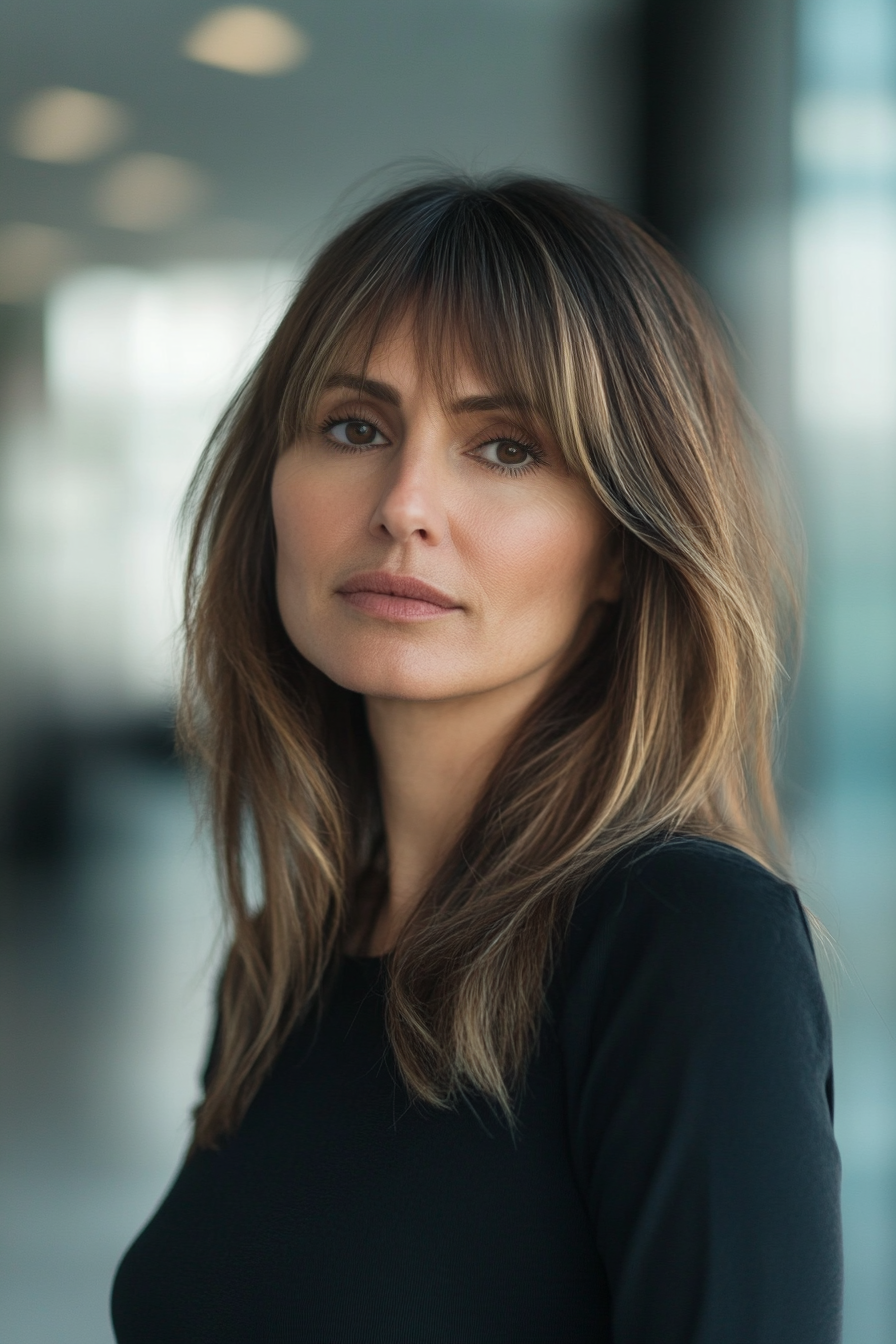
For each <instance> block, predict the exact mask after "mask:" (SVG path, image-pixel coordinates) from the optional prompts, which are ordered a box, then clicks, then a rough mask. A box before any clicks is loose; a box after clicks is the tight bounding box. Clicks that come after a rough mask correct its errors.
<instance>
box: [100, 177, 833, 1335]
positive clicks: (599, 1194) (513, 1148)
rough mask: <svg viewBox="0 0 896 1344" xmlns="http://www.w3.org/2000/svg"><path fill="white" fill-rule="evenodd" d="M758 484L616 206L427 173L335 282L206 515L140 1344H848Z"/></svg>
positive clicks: (247, 401) (763, 478)
mask: <svg viewBox="0 0 896 1344" xmlns="http://www.w3.org/2000/svg"><path fill="white" fill-rule="evenodd" d="M772 479H773V478H772V476H771V475H770V473H769V468H768V463H767V462H763V461H762V460H761V449H760V445H759V443H758V441H757V439H756V436H755V435H753V434H751V433H750V432H749V424H748V421H747V418H746V416H745V414H744V411H743V408H742V406H741V403H740V401H739V399H738V394H737V391H736V388H735V384H734V381H733V378H732V374H731V372H730V369H729V366H728V364H727V362H726V358H725V355H724V353H723V350H722V347H721V345H720V342H719V340H718V338H717V337H716V335H715V334H714V331H713V328H712V325H711V322H710V321H709V319H708V317H707V315H706V313H705V312H704V309H703V306H702V304H701V302H700V300H699V298H698V297H697V295H696V293H695V291H694V289H693V287H692V286H691V284H690V283H689V282H688V281H687V279H686V278H685V277H684V276H683V275H682V273H681V271H680V270H679V268H678V266H677V265H676V264H675V263H674V262H673V261H672V259H671V258H670V257H669V256H668V254H667V253H666V252H665V251H664V250H663V249H662V248H661V247H660V246H659V245H658V244H657V243H656V242H655V241H654V240H653V239H652V238H651V237H649V236H648V235H647V234H645V233H644V232H643V231H642V230H641V229H639V228H638V227H636V226H635V225H634V224H632V223H631V222H630V221H629V220H628V219H626V218H625V217H624V216H622V215H621V214H619V213H618V212H617V211H615V210H613V209H611V208H610V207H609V206H607V205H604V204H602V203H601V202H600V201H597V200H595V199H593V198H592V197H589V196H587V195H585V194H583V193H580V192H577V191H574V190H572V189H569V188H566V187H563V186H559V185H557V184H554V183H549V182H544V181H538V180H533V179H502V180H499V181H492V182H487V183H475V182H473V183H471V182H467V181H463V180H459V181H446V182H435V183H424V184H422V185H418V186H415V187H412V188H410V189H408V190H406V191H404V192H402V193H401V194H399V195H396V196H394V197H392V198H390V199H388V200H386V201H385V202H383V203H381V204H380V205H378V206H376V207H375V208H373V209H371V210H370V211H368V213H366V214H365V215H364V216H363V217H362V218H360V219H359V220H358V221H357V222H355V223H354V224H352V225H351V226H350V227H349V228H347V229H346V230H345V231H344V232H343V233H342V234H341V235H340V236H339V237H337V238H336V239H335V241H334V242H332V243H331V244H330V245H329V246H328V247H326V248H325V249H324V251H323V252H322V254H321V255H320V257H319V258H318V260H317V262H316V263H315V265H314V266H313V267H312V268H311V270H310V272H309V273H308V276H307V278H306V280H305V281H304V283H303V285H302V286H301V288H300V290H299V293H298V295H297V296H296V299H295V301H294V303H293V305H292V307H291V308H290V310H289V312H288V313H287V315H286V317H285V318H284V319H283V322H282V323H281V325H280V328H279V330H278V331H277V333H276V335H275V336H274V338H273V340H272V341H271V344H270V346H269V347H268V349H267V351H266V353H265V354H264V356H263V357H262V359H261V361H260V364H259V366H258V368H257V370H256V372H255V373H254V375H253V376H252V377H251V379H250V380H249V382H248V383H247V385H246V387H245V388H244V390H243V391H242V392H241V393H240V395H239V396H238V397H237V399H236V401H235V403H234V405H233V407H232V409H231V411H230V413H229V415H228V416H227V418H226V419H225V421H224V423H223V424H222V427H221V429H220V431H219V433H218V435H217V436H216V439H215V440H214V441H213V444H212V445H211V447H210V448H209V450H208V453H207V454H206V457H205V459H204V461H203V464H202V466H201V468H200V472H199V475H198V477H197V481H196V483H195V484H194V487H193V492H192V495H191V500H192V503H193V505H194V532H193V542H192V549H191V552H190V560H189V576H188V582H187V625H186V629H187V664H186V665H187V676H186V683H185V697H184V704H185V710H184V720H183V722H184V739H185V741H186V743H187V744H188V745H189V746H190V747H191V748H196V749H198V750H199V752H200V753H201V755H202V758H203V760H204V762H205V766H206V770H207V773H208V778H209V780H210V786H211V809H212V815H213V819H214V823H215V828H216V834H217V839H218V844H219V851H220V856H221V867H222V875H223V884H224V887H225V890H226V895H227V898H228V901H229V910H230V915H231V920H232V927H233V941H232V946H231V949H230V954H229V957H228V959H227V963H226V967H225V970H224V974H223V978H222V981H221V985H220V992H219V1003H218V1027H217V1031H216V1036H215V1044H214V1046H213V1050H212V1057H211V1062H210V1064H209V1067H208V1069H207V1072H206V1079H205V1083H206V1088H205V1097H204V1100H203V1101H202V1104H201V1105H200V1106H199V1107H198V1109H197V1112H196V1117H195V1134H194V1141H193V1145H192V1149H191V1152H190V1154H189V1155H188V1158H187V1160H186V1162H185V1164H184V1166H183V1169H182V1170H181V1172H180V1174H179V1175H178V1177H177V1179H176V1181H175V1183H174V1185H173V1187H172V1189H171V1190H170V1192H169V1193H168V1195H167V1197H166V1199H165V1200H164V1202H163V1204H162V1205H161V1208H160V1209H159V1210H158V1212H157V1213H156V1215H155V1217H154V1218H153V1219H152V1221H151V1222H150V1224H149V1226H148V1227H147V1228H146V1229H145V1231H144V1232H143V1233H142V1234H141V1236H140V1237H139V1238H138V1240H137V1241H136V1243H135V1244H134V1246H132V1248H131V1249H130V1251H129V1252H128V1254H127V1256H126V1257H125V1259H124V1261H123V1263H122V1266H121V1267H120V1270H119V1273H118V1276H117V1280H116V1284H115V1289H114V1294H113V1315H114V1321H115V1327H116V1331H117V1335H118V1339H119V1342H120V1344H138V1342H141V1341H147V1342H148V1341H153V1344H159V1341H165V1342H166V1344H176V1342H178V1341H184V1342H185V1344H186V1342H187V1341H189V1344H201V1341H209V1344H212V1342H213V1344H225V1341H248V1340H252V1341H275V1340H276V1341H281V1340H282V1341H297V1342H298V1341H317V1342H319V1344H332V1342H333V1341H349V1340H357V1341H364V1342H365V1344H367V1342H368V1341H369V1342H371V1344H378V1342H379V1341H417V1340H421V1341H422V1340H426V1341H488V1344H499V1341H507V1344H522V1342H523V1341H545V1342H547V1341H550V1342H551V1344H572V1341H586V1340H587V1341H590V1342H591V1344H600V1341H613V1344H759V1341H762V1344H771V1342H772V1341H775V1342H778V1341H780V1344H785V1341H786V1344H810V1342H811V1344H829V1341H834V1340H836V1339H837V1338H838V1321H839V1294H840V1253H839V1222H838V1183H839V1174H838V1164H837V1154H836V1148H835V1145H834V1140H833V1136H832V1124H831V1062H830V1033H829V1023H828V1018H827V1014H826V1009H825V1004H824V999H823V995H822V990H821V987H820V984H819V980H818V975H817V971H816V966H815V961H814V957H813V952H812V946H811V941H810V937H809V932H808V928H807V924H806V919H805V917H804V915H803V913H802V910H801V907H800V905H799V902H798V900H797V897H796V894H795V892H794V891H793V889H792V888H791V887H790V886H788V885H787V883H786V881H785V880H784V878H783V877H781V876H779V875H778V874H779V873H780V872H781V868H780V864H781V857H780V852H781V850H780V841H779V825H778V816H777V811H776V804H775V796H774V787H773V783H772V773H771V763H772V749H773V742H772V731H773V727H774V720H775V713H776V705H777V694H778V682H779V676H780V670H781V657H782V654H783V651H784V645H785V644H786V641H787V638H788V631H789V630H790V629H791V628H792V601H791V596H792V592H793V587H792V584H791V582H790V579H789V577H788V567H787V564H786V561H785V555H784V549H785V548H784V547H783V546H782V543H781V541H780V533H781V522H780V519H777V518H776V514H775V508H774V501H773V499H772V497H771V495H772V491H771V486H770V482H771V480H772Z"/></svg>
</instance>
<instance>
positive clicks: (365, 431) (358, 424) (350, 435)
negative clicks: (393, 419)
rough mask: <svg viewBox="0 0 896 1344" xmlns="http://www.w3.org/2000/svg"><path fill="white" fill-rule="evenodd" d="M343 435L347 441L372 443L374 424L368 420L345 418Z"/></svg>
mask: <svg viewBox="0 0 896 1344" xmlns="http://www.w3.org/2000/svg"><path fill="white" fill-rule="evenodd" d="M345 437H346V439H347V440H348V442H349V443H373V440H374V439H375V438H376V425H372V424H371V423H370V421H369V420H347V421H346V425H345Z"/></svg>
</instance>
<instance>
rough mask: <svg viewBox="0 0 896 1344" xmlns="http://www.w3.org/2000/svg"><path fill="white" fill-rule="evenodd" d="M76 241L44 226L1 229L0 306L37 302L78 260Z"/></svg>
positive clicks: (27, 225)
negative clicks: (35, 300)
mask: <svg viewBox="0 0 896 1344" xmlns="http://www.w3.org/2000/svg"><path fill="white" fill-rule="evenodd" d="M79 255H80V254H79V249H78V246H77V244H76V243H75V241H74V239H72V238H71V237H70V236H69V235H68V234H67V233H63V231H62V229H50V228H47V227H46V226H45V225H43V224H6V225H5V226H4V227H3V228H0V303H24V302H26V301H27V300H29V299H37V298H40V296H41V295H42V294H43V292H44V290H46V289H47V288H48V286H49V285H51V284H52V283H53V281H54V280H56V279H58V277H59V276H60V275H61V274H62V273H63V272H64V271H67V270H69V269H70V268H71V267H72V266H74V265H75V264H76V263H77V262H78V260H79Z"/></svg>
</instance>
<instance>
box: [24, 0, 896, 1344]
mask: <svg viewBox="0 0 896 1344" xmlns="http://www.w3.org/2000/svg"><path fill="white" fill-rule="evenodd" d="M0 119H2V121H3V125H4V127H5V133H4V140H3V143H4V145H5V148H4V149H2V150H0V179H2V183H3V192H2V195H0V556H2V566H0V623H2V630H3V638H2V640H0V1339H2V1340H3V1341H4V1344H5V1341H7V1340H8V1341H10V1344H25V1341H27V1344H51V1342H53V1341H57V1340H59V1339H65V1340H66V1344H82V1341H83V1344H88V1341H89V1344H97V1341H102V1340H111V1330H110V1326H109V1324H108V1308H107V1299H108V1290H109V1284H110V1280H111V1275H112V1272H113V1269H114V1265H115V1262H116V1260H117V1258H118V1256H119V1255H120V1253H121V1251H122V1249H123V1248H124V1246H125V1245H126V1244H127V1242H128V1240H129V1239H130V1237H131V1236H132V1235H133V1233H134V1231H135V1230H136V1229H137V1228H138V1226H139V1225H140V1224H141V1222H142V1221H143V1220H144V1219H145V1217H146V1216H147V1214H148V1213H149V1212H150V1210H151V1208H152V1206H153V1205H154V1203H155V1202H156V1201H157V1200H158V1198H159V1197H160V1195H161V1193H162V1191H163V1189H164V1186H165V1184H166V1182H167V1180H168V1179H169V1177H170V1175H171V1173H172V1171H173V1168H174V1166H175V1164H176V1162H177V1160H178V1156H179V1154H180V1153H181V1151H182V1149H183V1145H184V1142H185V1140H186V1135H187V1132H188V1112H189V1107H190V1105H191V1104H192V1101H193V1100H194V1098H195V1096H196V1091H197V1077H198V1070H199V1066H200V1063H201V1060H202V1056H203V1052H204V1048H205V1042H206V1038H207V1031H208V1020H209V993H210V985H211V983H212V977H213V974H214V970H215V964H216V958H217V956H218V955H219V953H220V947H219V946H218V943H217V934H216V931H217V927H218V926H217V920H216V917H215V905H214V900H215V898H214V882H213V876H212V864H211V860H210V856H209V854H208V852H207V849H206V847H205V843H204V841H202V840H201V839H200V838H198V837H197V834H196V828H195V822H194V818H193V814H192V811H191V807H190V799H189V797H188V791H187V787H186V784H185V780H184V777H183V774H182V771H181V769H180V767H179V766H178V764H177V763H176V761H175V760H174V757H173V744H172V733H171V709H172V703H173V688H174V684H175V676H176V658H177V634H176V631H177V622H178V616H179V566H180V562H181V558H182V557H181V551H180V543H179V541H178V539H177V535H176V530H175V520H176V515H177V510H178V506H179V504H180V500H181V498H182V495H183V490H184V487H185V485H186V482H187V480H188V479H189V476H190V474H191V471H192V469H193V466H194V465H195V462H196V459H197V456H198V454H199V452H200V451H201V448H202V446H203V443H204V441H205V439H206V438H207V436H208V433H209V432H210V430H211V428H212V427H213V425H214V423H215V421H216V419H217V417H218V415H219V414H220V412H221V410H222V409H223V407H224V406H225V404H226V402H227V400H228V398H229V397H230V395H231V394H232V393H233V391H234V390H235V388H236V387H237V386H238V385H239V383H240V381H241V379H242V378H243V377H244V376H245V374H246V372H247V371H248V370H249V368H250V367H251V365H252V361H253V359H254V358H255V357H256V355H257V353H258V352H259V351H260V349H261V348H262V346H263V344H264V341H265V339H266V337H267V335H268V333H269V332H270V331H271V330H272V327H273V325H274V324H275V322H276V321H277V318H278V316H279V314H280V313H281V312H282V311H283V308H284V306H285V304H286V303H287V301H288V299H289V295H290V293H291V290H292V288H293V287H294V284H295V282H296V279H297V277H298V275H299V274H300V272H301V269H302V266H303V265H304V264H305V263H306V262H307V259H308V257H309V255H310V254H311V253H312V251H313V249H314V247H315V246H316V244H317V243H318V242H319V241H321V239H322V238H323V237H325V236H326V234H327V232H328V231H330V230H331V229H332V228H333V227H335V226H336V225H337V224H338V223H339V221H340V220H341V219H343V218H345V216H346V214H347V213H349V212H351V211H352V210H354V209H355V208H356V206H358V205H359V204H360V203H362V202H363V201H364V200H365V199H367V198H368V197H369V195H370V194H371V192H376V191H379V190H381V189H383V187H384V186H385V185H387V184H388V183H389V182H393V181H396V180H401V179H402V176H403V175H406V173H407V171H408V167H409V166H410V168H411V169H415V168H419V167H420V166H421V165H424V164H425V163H431V162H432V161H433V160H438V161H440V162H442V163H443V164H447V165H448V166H449V167H451V166H455V167H460V168H462V169H471V170H473V171H488V170H490V169H493V168H500V167H507V166H512V167H517V168H520V169H523V170H532V171H535V172H543V173H549V174H557V175H558V176H561V177H565V178H568V179H572V180H575V181H578V182H580V183H582V184H583V185H585V186H587V187H589V188H591V189H594V190H597V191H598V192H600V193H601V194H603V195H605V196H607V197H608V198H610V199H611V200H614V201H615V202H617V203H619V204H621V205H622V206H623V207H625V208H628V209H631V210H634V211H635V212H637V213H639V214H641V215H642V216H643V217H645V218H646V219H647V220H648V221H649V222H650V223H651V224H652V225H653V226H654V227H656V228H658V229H659V230H660V231H661V232H662V233H664V234H665V235H666V237H667V238H669V239H670V241H671V242H672V244H673V246H674V247H675V248H676V249H677V251H678V252H679V253H680V254H681V255H682V256H683V258H684V259H685V260H686V262H687V263H688V264H689V265H690V266H691V267H692V269H693V270H694V271H695V272H696V273H697V275H698V276H699V277H700V279H701V280H702V282H703V283H704V285H705V286H706V287H707V288H708V289H709V291H710V293H711V294H712V296H713V298H714V299H715V301H716V303H717V304H718V306H719V308H720V309H721V311H722V313H723V314H724V316H725V319H726V320H727V322H728V323H729V325H730V328H731V330H732V334H733V338H734V342H735V346H736V354H737V359H738V361H739V366H740V373H741V376H742V378H743V381H744V384H745V386H746V388H747V390H748V392H749V395H750V397H751V398H752V400H753V401H754V403H755V404H756V406H757V408H758V410H759V412H760V414H761V415H762V417H763V418H764V419H765V421H766V422H767V423H768V424H769V425H770V427H771V429H772V431H773V433H774V434H775V436H776V437H777V438H778V439H779V440H780V441H781V443H782V444H783V446H784V448H785V451H786V453H787V455H788V457H789V460H790V462H791V465H792V470H793V475H794V478H795V481H796V487H797V492H798V494H799V498H800V503H801V506H802V508H803V512H804V514H805V518H806V526H807V532H808V537H809V548H810V580H809V612H808V628H807V645H806V654H805V661H804V668H803V671H802V673H801V677H800V682H799V687H798V691H797V694H796V698H795V702H794V706H793V710H792V713H791V717H790V729H789V736H788V743H787V750H786V754H785V757H784V759H783V761H782V779H783V784H784V790H785V795H786V798H787V803H788V809H789V814H790V819H791V824H792V830H793V834H794V841H795V848H796V858H797V866H798V873H799V877H800V882H801V886H802V889H803V892H804V894H805V896H806V898H807V900H808V901H809V903H810V904H811V905H812V906H813V908H814V909H815V910H816V911H817V912H818V913H819V914H820V915H821V917H822V919H823V920H824V921H825V923H826V924H827V926H828V928H829V929H830V931H831V933H832V935H833V937H834V939H835V940H836V942H837V944H838V949H839V957H840V962H841V970H840V972H839V974H837V973H836V972H835V973H832V974H831V975H830V977H829V979H830V985H831V993H832V1002H833V1006H834V1018H835V1037H836V1041H835V1044H836V1058H837V1128H838V1135H839V1138H840V1142H841V1146H842V1151H843V1158H844V1211H845V1230H846V1248H847V1271H848V1278H847V1286H848V1293H847V1320H846V1344H892V1341H893V1340H894V1339H896V1284H894V1276H893V1272H892V1271H893V1266H894V1265H896V1047H894V1040H896V973H894V972H896V696H894V688H896V526H894V519H896V512H894V511H896V0H451V2H450V3H449V2H448V0H435V3H431V4H427V5H425V6H421V5H419V4H418V3H416V0H381V3H380V4H378V5H377V6H368V5H365V4H362V3H360V0H345V3H343V4H341V5H339V6H333V5H328V4H327V3H325V0H304V2H303V3H301V4H299V3H293V0H289V3H286V4H284V5H282V6H278V7H277V8H275V9H270V8H267V7H261V6H254V5H245V6H228V7H224V8H219V9H211V10H209V9H208V8H206V6H205V5H204V4H198V3H196V2H195V0H187V2H186V3H185V2H184V0H159V3H157V4H154V5H149V4H138V5H134V6H128V7H124V8H122V7H121V6H117V5H115V4H113V3H112V0H96V3H95V4H93V5H91V6H87V5H83V4H74V5H70V6H66V7H59V6H56V5H51V4H50V3H49V0H28V3H27V4H26V3H25V0H9V3H8V4H7V5H6V7H5V8H4V13H3V16H2V18H0ZM396 164H398V166H397V167H395V166H394V165H396ZM388 165H393V167H392V168H389V167H388ZM383 169H386V171H385V172H383V171H380V170H383ZM371 175H372V176H371ZM358 184H360V185H358Z"/></svg>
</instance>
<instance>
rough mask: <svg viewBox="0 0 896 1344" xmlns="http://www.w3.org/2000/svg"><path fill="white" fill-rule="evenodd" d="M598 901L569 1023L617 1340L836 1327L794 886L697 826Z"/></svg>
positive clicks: (690, 1341) (820, 1037)
mask: <svg viewBox="0 0 896 1344" xmlns="http://www.w3.org/2000/svg"><path fill="white" fill-rule="evenodd" d="M591 904H592V905H594V906H595V908H597V909H600V911H601V913H600V915H599V918H598V919H597V923H596V927H595V928H593V930H592V933H591V935H590V936H589V937H588V938H587V939H586V941H585V948H584V952H583V953H582V955H581V956H580V958H579V964H578V966H577V967H576V968H575V970H574V971H573V973H572V974H571V976H570V979H569V982H568V991H567V993H566V995H565V1006H564V1012H563V1016H562V1020H561V1023H560V1024H559V1025H560V1028H561V1033H562V1035H563V1037H564V1038H565V1042H564V1044H565V1053H566V1057H567V1072H568V1079H569V1088H570V1097H569V1103H570V1106H569V1115H570V1126H571V1143H572V1150H573V1155H574V1160H575V1162H576V1165H577V1168H578V1172H579V1177H580V1180H581V1182H582V1186H583V1188H584V1192H585V1197H586V1200H587V1203H588V1207H589V1211H590V1216H591V1220H592V1223H593V1227H594V1231H595V1236H596V1240H597V1246H598V1252H599V1255H600V1257H601V1260H602V1263H603V1268H604V1270H605V1273H606V1275H607V1279H608V1282H609V1286H610V1293H611V1303H612V1320H613V1340H614V1344H835V1342H836V1341H838V1340H839V1339H840V1337H841V1335H840V1320H841V1295H842V1257H841V1241H840V1214H839V1191H840V1166H839V1157H838V1153H837V1148H836V1144H835V1141H834V1136H833V1084H832V1072H831V1039H830V1023H829V1018H828V1013H827V1007H826V1004H825V999H824V993H823V990H822V987H821V983H820V980H819V976H818V971H817V966H816V962H815V957H814V952H813V949H812V945H811V939H810V937H809V932H808V927H807V925H806V921H805V917H804V915H803V912H802V909H801V907H800V905H799V902H798V899H797V897H796V893H795V892H794V891H793V890H792V888H790V887H788V886H786V885H785V884H784V883H782V882H780V881H779V880H778V879H777V878H775V877H773V876H772V875H771V874H768V873H767V872H765V870H764V869H762V868H761V867H760V866H759V865H758V864H754V863H753V862H752V861H751V860H749V859H747V858H746V857H745V856H742V855H740V854H739V853H738V852H737V851H735V850H730V849H728V848H727V847H725V846H721V845H714V844H712V843H710V842H699V841H687V842H682V843H681V844H675V843H672V844H669V845H666V846H664V847H662V848H661V849H659V850H657V851H654V852H653V854H651V855H649V856H648V857H647V858H645V859H642V860H641V861H639V862H638V863H637V864H636V865H634V866H633V867H630V868H629V869H628V871H627V873H626V874H625V876H624V879H618V880H617V882H616V885H615V888H614V889H613V890H612V891H610V892H607V891H605V890H604V891H601V890H598V891H597V892H596V893H595V895H594V896H593V897H592V898H591Z"/></svg>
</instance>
